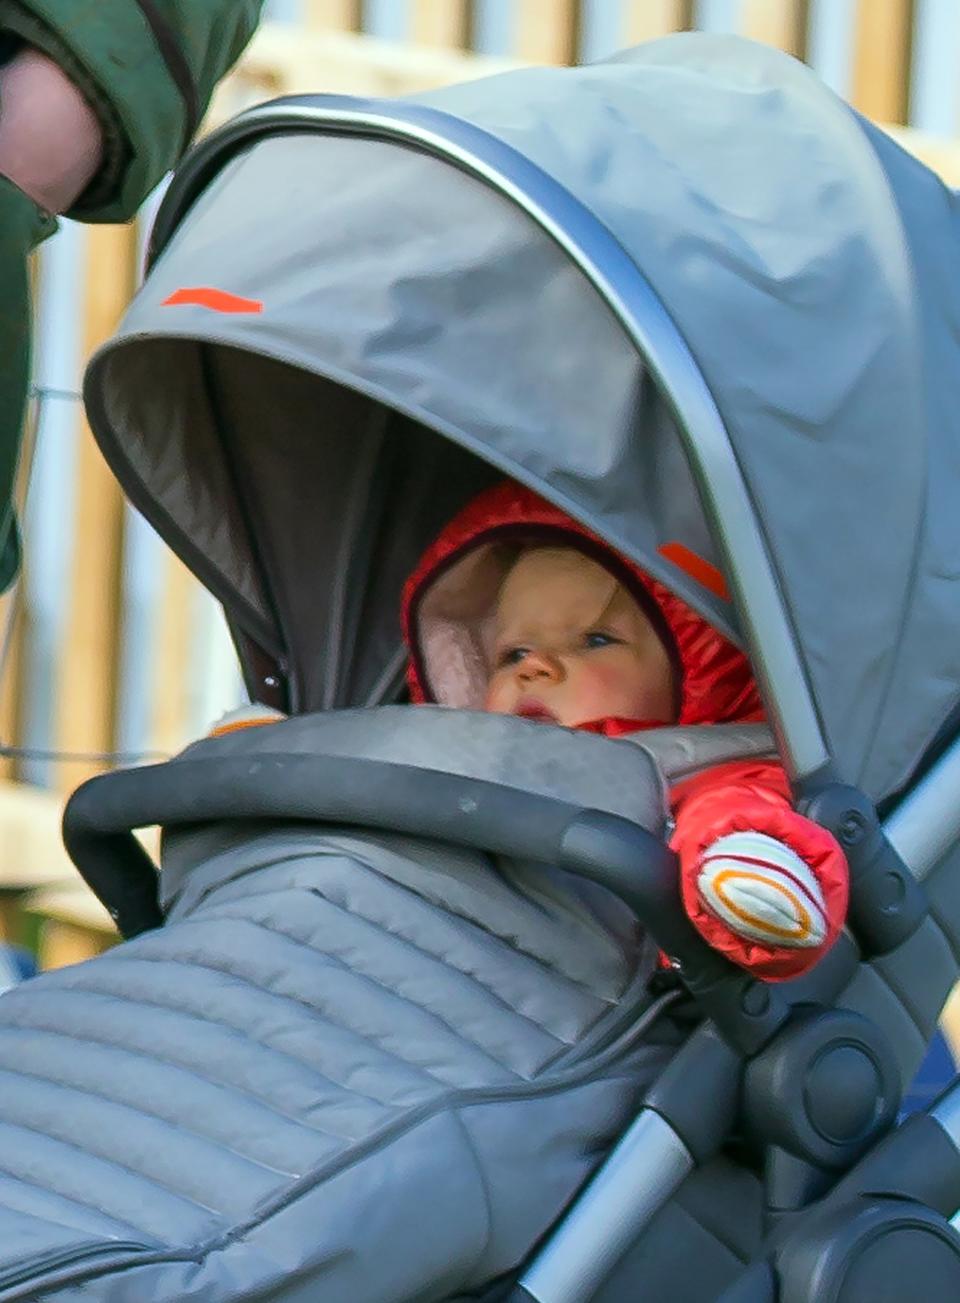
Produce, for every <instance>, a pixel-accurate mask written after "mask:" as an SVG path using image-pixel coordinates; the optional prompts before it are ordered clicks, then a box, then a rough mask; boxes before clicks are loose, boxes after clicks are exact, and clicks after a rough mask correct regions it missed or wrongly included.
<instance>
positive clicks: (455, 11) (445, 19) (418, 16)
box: [410, 0, 471, 49]
mask: <svg viewBox="0 0 960 1303" xmlns="http://www.w3.org/2000/svg"><path fill="white" fill-rule="evenodd" d="M470 8H471V6H470V0H412V14H411V19H412V21H411V34H410V39H411V40H412V41H414V42H415V43H416V44H418V45H439V46H442V47H443V48H444V49H450V48H453V49H466V47H467V46H468V45H469V44H470Z"/></svg>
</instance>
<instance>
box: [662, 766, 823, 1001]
mask: <svg viewBox="0 0 960 1303" xmlns="http://www.w3.org/2000/svg"><path fill="white" fill-rule="evenodd" d="M671 800H672V805H673V813H674V818H675V820H676V828H675V830H674V834H673V837H672V839H671V846H672V847H673V849H674V850H675V851H676V853H677V854H678V856H679V858H680V875H681V887H682V891H683V902H684V906H685V908H686V910H687V913H688V914H689V916H690V918H691V920H692V921H693V923H694V926H695V927H696V928H697V930H698V931H699V932H700V934H701V935H702V936H703V937H704V939H705V940H706V941H708V942H709V944H710V945H711V946H713V948H714V949H715V950H719V951H720V952H721V953H722V954H724V955H726V956H727V958H729V959H731V960H733V962H734V963H735V964H739V965H740V967H742V968H747V969H749V970H750V971H751V972H753V973H755V974H756V975H757V976H758V977H762V978H764V979H765V980H766V981H769V982H778V981H779V982H782V981H786V980H787V979H788V978H791V977H798V976H799V975H800V974H801V973H804V972H806V971H807V970H808V969H809V968H812V967H813V965H814V964H816V963H817V961H818V960H819V959H821V958H822V957H823V955H824V954H826V952H827V951H828V950H829V949H830V947H831V946H832V945H833V943H834V941H835V940H836V939H837V936H838V934H839V932H840V929H841V927H842V926H843V923H844V919H845V918H846V913H847V896H848V881H847V862H846V860H845V858H844V855H843V852H842V851H841V849H840V847H839V845H838V844H837V842H836V841H835V840H834V838H833V837H832V836H831V834H830V833H828V832H827V831H826V829H824V828H821V827H819V825H818V824H815V823H812V822H811V821H810V820H809V819H805V818H804V817H803V816H802V815H800V814H797V812H796V811H795V810H794V809H793V808H792V806H791V804H790V787H789V784H788V782H787V778H786V775H785V774H784V772H783V770H782V769H781V768H780V767H779V766H778V765H775V764H773V763H772V762H770V761H737V762H734V763H732V764H727V765H718V766H717V767H716V768H714V769H711V770H708V771H707V772H705V773H703V774H699V775H697V776H696V777H695V778H691V779H688V780H687V781H686V782H683V783H680V784H678V785H677V787H675V788H674V790H673V793H672V797H671ZM735 832H757V833H764V834H765V835H766V836H768V837H775V838H777V839H778V840H779V841H781V842H783V843H784V844H785V845H786V846H788V847H790V849H791V850H792V851H794V852H795V853H796V854H797V855H799V856H800V858H801V859H802V860H803V861H804V862H805V863H806V864H807V865H808V867H809V868H810V870H811V872H812V873H813V874H814V875H815V876H816V878H817V880H818V882H819V884H820V889H821V891H822V892H823V897H824V903H825V907H826V911H825V912H826V920H827V931H826V936H825V938H824V940H823V942H822V944H821V945H820V946H818V947H816V948H815V949H814V948H810V949H792V948H788V947H786V946H770V945H766V944H764V943H762V942H758V941H754V940H750V939H748V938H746V937H742V936H738V935H737V934H736V933H735V932H733V931H732V930H731V929H730V928H729V927H728V926H727V924H726V923H724V922H723V921H722V920H721V919H720V918H718V917H717V916H716V915H715V914H713V913H712V912H711V911H710V910H709V909H708V908H707V906H706V905H705V904H704V902H703V900H702V898H701V896H700V893H699V891H698V888H697V880H698V877H699V874H700V869H701V866H702V863H703V858H704V853H705V851H706V850H707V849H708V847H710V846H711V845H712V844H713V843H714V842H715V841H716V840H717V838H718V837H725V836H727V835H728V834H729V833H735Z"/></svg>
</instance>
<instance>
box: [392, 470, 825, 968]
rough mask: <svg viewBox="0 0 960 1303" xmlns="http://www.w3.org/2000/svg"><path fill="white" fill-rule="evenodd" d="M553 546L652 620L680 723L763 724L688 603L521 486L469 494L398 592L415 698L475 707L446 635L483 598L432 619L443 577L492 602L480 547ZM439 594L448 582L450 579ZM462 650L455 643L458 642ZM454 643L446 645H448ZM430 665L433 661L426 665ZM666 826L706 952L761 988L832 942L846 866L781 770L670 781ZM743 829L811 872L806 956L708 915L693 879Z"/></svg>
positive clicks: (722, 771) (628, 725) (601, 725)
mask: <svg viewBox="0 0 960 1303" xmlns="http://www.w3.org/2000/svg"><path fill="white" fill-rule="evenodd" d="M524 541H528V542H535V541H539V542H551V541H552V542H554V543H559V544H561V545H562V544H567V545H570V546H574V547H577V548H580V549H581V550H582V551H584V552H586V553H588V554H589V555H592V556H593V557H594V558H595V559H597V560H598V561H601V562H602V564H603V565H605V566H606V568H607V569H609V570H610V571H611V572H612V573H613V574H614V575H615V576H616V577H617V578H618V579H620V580H621V582H622V583H623V584H624V586H625V587H626V588H627V589H628V591H630V592H631V593H632V594H633V595H634V597H635V598H636V599H637V600H638V601H639V602H640V603H641V604H642V605H643V607H644V609H646V610H647V611H648V613H650V614H651V615H653V616H657V614H658V616H659V619H658V621H657V622H658V624H659V627H660V631H661V636H662V637H663V638H664V642H665V644H667V646H668V650H669V651H670V653H671V655H672V656H673V657H674V661H675V665H676V669H677V682H678V700H677V717H676V721H675V722H676V723H678V724H725V723H738V724H740V723H753V722H757V721H762V720H763V718H764V715H763V707H762V705H761V702H760V697H759V694H758V692H757V688H756V684H755V682H754V679H753V674H752V671H751V669H750V665H749V663H748V661H747V659H746V657H745V656H744V655H743V653H742V652H740V651H738V650H737V649H736V648H735V647H734V646H733V645H732V643H730V642H728V641H727V639H725V638H724V637H723V636H722V635H721V634H719V633H718V632H717V631H716V630H715V629H714V628H712V626H711V625H709V624H708V623H707V622H706V621H705V620H704V619H703V618H702V617H701V616H699V615H697V614H696V613H695V612H694V611H693V610H691V608H690V607H689V606H687V605H686V603H684V602H682V601H681V600H680V599H679V598H678V597H676V596H675V595H674V594H673V593H671V592H670V591H669V589H667V588H665V587H664V586H663V585H662V584H660V583H658V582H657V581H656V580H654V579H652V578H650V576H649V575H647V574H646V573H645V572H644V571H642V570H641V569H640V568H639V567H638V566H636V565H634V564H632V563H631V562H628V561H627V560H625V559H624V558H623V557H621V556H619V555H618V554H617V553H616V552H614V551H613V550H612V549H611V548H610V547H608V546H607V545H606V544H605V543H604V542H603V541H602V540H601V539H599V538H598V537H597V536H596V535H594V534H593V533H591V532H590V531H589V530H587V529H585V528H584V527H583V526H582V525H579V524H578V523H577V522H576V521H574V520H572V519H571V518H570V517H569V516H567V515H565V514H564V513H563V512H562V511H560V510H559V509H558V508H556V507H554V506H552V505H551V504H550V503H548V502H545V501H544V500H543V499H542V498H540V497H538V496H537V495H536V494H534V493H532V492H531V491H530V490H529V489H525V488H523V487H522V486H520V485H518V484H515V483H513V482H511V481H505V482H503V483H501V484H498V485H496V486H495V487H493V488H492V489H488V490H486V491H485V492H484V493H482V494H480V496H479V497H477V498H475V499H474V500H473V501H472V502H471V503H469V504H468V505H467V507H466V508H465V509H464V510H463V511H462V512H461V513H460V514H459V515H458V516H456V517H455V519H454V520H452V521H451V522H450V524H449V525H448V526H447V527H446V528H445V529H444V530H443V531H442V532H441V534H440V536H439V537H438V538H437V539H436V541H435V542H434V543H433V544H432V545H431V547H430V548H429V549H428V550H427V552H426V553H425V555H424V556H423V558H422V559H421V561H420V564H419V565H418V567H417V569H416V571H415V572H414V574H413V575H412V576H411V577H410V579H409V580H408V582H407V585H406V588H405V590H404V595H403V607H402V620H403V633H404V638H405V639H406V643H407V647H408V648H409V651H410V668H409V675H408V681H409V685H410V692H411V697H412V699H413V700H414V701H415V702H425V701H439V702H440V703H441V704H443V705H478V704H479V703H478V700H476V699H474V700H471V699H470V697H469V695H465V694H468V693H469V687H464V682H465V679H464V674H465V673H466V672H465V671H463V666H464V665H467V666H468V665H469V660H470V646H469V645H468V644H469V638H467V636H466V635H465V634H464V635H462V636H461V635H460V634H459V633H458V630H457V628H456V625H457V622H458V621H459V622H461V623H462V624H463V627H464V628H466V627H467V625H468V624H469V622H470V621H471V620H473V621H474V622H475V623H476V622H478V621H480V620H481V619H482V616H483V611H482V607H483V597H482V593H481V595H480V597H479V598H478V599H477V600H476V601H474V602H473V604H471V600H470V594H469V593H467V594H466V595H464V593H463V591H460V592H459V593H455V594H454V595H453V597H452V598H451V599H450V602H449V606H450V609H451V610H452V612H453V616H452V618H450V619H446V620H444V619H443V618H437V619H435V618H433V616H431V615H430V613H429V611H428V608H429V604H430V601H431V597H432V598H433V600H434V604H436V594H437V591H438V588H439V585H440V581H441V580H442V579H443V577H444V576H454V575H455V574H456V572H457V571H458V570H462V569H463V568H462V567H460V565H459V563H460V562H461V561H465V560H467V559H468V558H472V559H473V560H474V562H475V567H474V572H473V573H472V574H466V575H465V576H464V578H463V585H462V586H465V587H467V588H469V587H470V586H471V585H472V586H473V588H474V589H482V588H483V587H484V582H485V583H486V589H487V593H488V599H489V602H490V604H491V606H492V603H493V601H494V600H495V597H496V591H497V587H498V585H497V583H496V582H495V581H494V580H492V579H491V578H490V577H489V576H488V577H487V578H486V580H485V581H484V577H483V574H482V569H481V562H482V556H483V553H482V549H484V546H485V545H491V546H492V547H495V546H496V544H497V543H498V542H512V543H517V542H524ZM447 582H448V586H449V585H451V584H452V583H453V580H452V579H450V580H448V581H447ZM428 626H429V629H433V628H436V631H437V632H436V641H437V642H438V645H439V642H440V639H441V637H443V638H445V639H446V643H447V644H448V645H449V646H453V647H454V651H455V654H456V657H457V665H458V668H459V669H460V670H461V673H460V677H459V685H458V687H457V688H456V690H455V691H454V690H452V689H451V690H445V688H444V686H443V685H438V684H437V683H434V682H433V681H432V679H431V674H434V675H436V672H437V671H436V668H435V666H434V669H433V670H431V665H430V659H431V658H430V655H429V654H428V648H427V646H426V643H427V642H428V641H429V639H430V637H431V636H433V635H432V634H431V633H430V632H429V629H428ZM458 638H459V640H460V645H459V646H457V645H456V644H457V640H458ZM451 640H452V641H451ZM434 659H435V660H436V657H435V658H434ZM654 726H656V722H651V721H638V720H622V719H608V720H599V721H597V722H595V723H593V724H588V725H584V726H582V727H585V728H587V729H590V730H592V731H595V732H600V733H604V734H607V735H609V736H612V737H616V736H621V735H623V734H624V733H629V732H635V731H637V730H638V729H642V728H649V727H654ZM671 804H672V808H673V814H674V819H675V823H676V827H675V831H674V834H673V837H672V839H671V845H672V847H673V849H674V850H675V851H676V852H677V854H678V856H679V859H680V867H681V886H682V892H683V899H684V904H685V906H686V909H687V912H688V914H689V915H690V918H691V919H692V921H693V923H694V925H695V926H696V927H697V929H698V931H699V932H700V933H701V934H702V935H703V936H704V937H705V939H706V940H707V941H708V942H709V943H710V945H712V946H713V947H714V948H715V949H717V950H719V951H721V952H722V953H723V954H725V955H727V956H728V957H729V958H730V959H732V960H733V961H734V962H735V963H737V964H739V965H741V966H742V967H745V968H748V969H750V970H751V971H752V972H754V973H756V974H757V975H758V976H760V977H763V978H765V979H767V980H768V981H782V980H785V979H787V978H790V977H795V976H798V975H799V974H800V973H802V972H804V971H806V970H807V969H808V968H810V967H812V966H813V964H815V963H816V962H817V960H818V959H820V958H821V956H822V955H823V954H824V953H825V952H826V951H827V950H828V949H829V948H830V946H831V945H832V944H833V942H834V941H835V940H836V937H837V934H838V933H839V931H840V928H841V927H842V926H843V921H844V918H845V916H846V908H847V866H846V861H845V859H844V857H843V852H842V851H841V850H840V847H839V846H838V845H837V843H836V842H835V841H834V839H833V837H832V836H831V835H830V834H829V833H828V832H826V831H825V830H824V829H823V828H820V827H819V826H818V825H817V824H814V823H811V822H810V821H809V820H808V819H805V818H803V817H802V816H801V815H799V814H797V813H796V811H794V810H793V808H792V806H791V798H790V787H789V784H788V782H787V778H786V775H785V773H784V772H783V770H782V769H781V768H780V766H779V765H776V764H774V763H772V762H771V761H767V760H759V761H743V762H740V761H737V762H733V763H730V764H724V765H718V766H715V767H714V768H713V769H711V770H709V771H707V772H705V773H702V774H699V775H697V776H696V777H694V778H691V779H687V780H686V781H684V782H681V783H679V784H678V785H677V786H676V787H675V788H674V789H673V791H672V793H671ZM741 831H753V832H760V833H764V834H766V835H767V836H770V837H774V838H776V839H778V840H779V841H781V842H783V843H784V844H785V845H787V846H789V847H790V848H791V850H793V851H794V852H795V853H796V854H797V855H799V856H800V858H801V859H802V860H803V861H805V863H806V864H807V865H808V866H809V867H810V869H811V870H812V871H813V873H814V874H815V876H816V877H817V879H818V881H819V883H820V887H821V890H822V892H823V896H824V901H825V906H826V911H825V912H826V918H827V931H826V936H825V938H824V941H823V943H822V944H821V945H820V946H819V947H817V948H815V949H813V948H808V949H794V948H788V947H786V946H769V945H765V944H763V943H760V942H757V941H752V940H748V939H746V938H744V937H742V936H738V935H737V934H736V933H734V932H732V931H731V930H730V928H729V927H728V926H727V925H726V923H724V922H723V921H722V920H721V919H719V918H718V917H717V916H716V915H714V914H713V913H712V912H711V911H710V910H708V909H707V907H706V905H705V904H704V902H703V900H702V899H701V896H700V893H699V890H698V888H697V880H698V877H699V873H700V869H701V866H702V863H703V856H704V853H705V851H706V850H707V848H708V847H710V846H711V845H712V843H713V842H715V841H716V840H717V838H719V837H724V836H726V835H727V834H729V833H733V832H741Z"/></svg>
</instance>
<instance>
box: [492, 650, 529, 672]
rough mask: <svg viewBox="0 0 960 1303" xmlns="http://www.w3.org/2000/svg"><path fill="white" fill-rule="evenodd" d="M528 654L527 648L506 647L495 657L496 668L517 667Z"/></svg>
mask: <svg viewBox="0 0 960 1303" xmlns="http://www.w3.org/2000/svg"><path fill="white" fill-rule="evenodd" d="M529 654H530V649H529V647H507V648H505V649H504V650H503V651H502V652H501V653H500V654H499V656H498V657H497V666H498V668H502V667H503V666H504V665H519V664H520V662H521V661H522V660H523V658H524V657H525V656H528V655H529Z"/></svg>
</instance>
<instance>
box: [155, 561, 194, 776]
mask: <svg viewBox="0 0 960 1303" xmlns="http://www.w3.org/2000/svg"><path fill="white" fill-rule="evenodd" d="M164 566H165V575H164V585H163V597H162V600H161V606H160V615H159V618H158V620H157V636H156V652H155V658H154V662H153V665H154V678H153V683H152V693H151V697H152V700H151V727H150V743H149V746H150V750H158V751H164V752H167V753H168V754H172V753H173V752H176V751H179V750H180V749H181V748H182V747H183V746H185V745H186V743H187V742H190V741H192V740H193V739H192V737H191V736H190V733H191V727H190V720H189V718H188V707H189V686H190V683H189V680H190V651H191V637H190V634H191V627H192V623H193V621H192V613H193V607H194V602H193V598H194V594H195V590H196V585H197V581H196V579H194V577H193V575H192V574H191V573H190V571H189V570H188V569H187V568H186V566H185V565H183V564H182V562H180V561H179V560H178V559H177V558H176V557H175V556H174V555H173V554H172V553H167V555H166V556H165V557H164Z"/></svg>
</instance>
